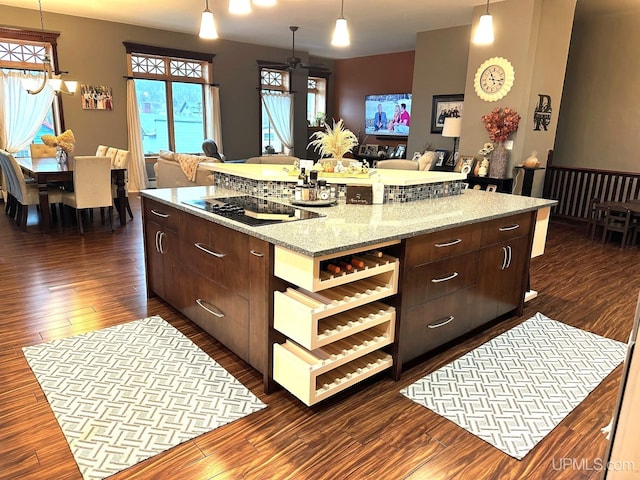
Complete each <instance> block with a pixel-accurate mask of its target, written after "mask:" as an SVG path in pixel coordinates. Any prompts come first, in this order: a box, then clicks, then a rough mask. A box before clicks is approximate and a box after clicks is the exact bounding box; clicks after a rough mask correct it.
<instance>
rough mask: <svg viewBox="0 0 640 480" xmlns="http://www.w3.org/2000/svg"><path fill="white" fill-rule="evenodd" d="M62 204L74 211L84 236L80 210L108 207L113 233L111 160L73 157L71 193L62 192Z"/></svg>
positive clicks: (106, 158) (107, 158)
mask: <svg viewBox="0 0 640 480" xmlns="http://www.w3.org/2000/svg"><path fill="white" fill-rule="evenodd" d="M62 203H64V204H65V205H68V206H69V207H72V208H75V209H76V218H77V221H78V229H79V231H80V234H81V235H84V228H83V225H82V210H85V209H89V208H99V207H108V212H109V226H110V227H111V231H112V232H113V197H112V195H111V158H109V157H90V156H80V157H75V164H74V167H73V192H64V193H63V195H62Z"/></svg>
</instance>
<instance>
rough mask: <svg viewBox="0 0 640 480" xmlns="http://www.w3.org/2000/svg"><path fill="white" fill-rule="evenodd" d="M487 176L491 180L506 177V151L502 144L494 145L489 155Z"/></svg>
mask: <svg viewBox="0 0 640 480" xmlns="http://www.w3.org/2000/svg"><path fill="white" fill-rule="evenodd" d="M489 176H490V177H492V178H506V176H507V149H506V148H505V146H504V143H502V142H500V143H498V144H496V146H495V148H494V149H493V152H492V153H491V161H490V162H489Z"/></svg>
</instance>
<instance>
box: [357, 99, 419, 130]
mask: <svg viewBox="0 0 640 480" xmlns="http://www.w3.org/2000/svg"><path fill="white" fill-rule="evenodd" d="M364 115H365V120H364V133H365V134H366V135H378V136H393V137H408V136H409V127H410V125H411V94H410V93H388V94H383V95H367V96H365V97H364Z"/></svg>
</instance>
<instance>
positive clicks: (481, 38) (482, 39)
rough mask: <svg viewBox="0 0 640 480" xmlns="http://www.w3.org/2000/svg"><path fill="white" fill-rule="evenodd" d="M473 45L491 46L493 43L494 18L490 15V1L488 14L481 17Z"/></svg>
mask: <svg viewBox="0 0 640 480" xmlns="http://www.w3.org/2000/svg"><path fill="white" fill-rule="evenodd" d="M473 43H475V44H476V45H491V44H492V43H493V18H492V17H491V15H490V14H489V0H487V13H485V14H484V15H482V16H481V17H480V21H479V22H478V28H476V33H475V35H474V37H473Z"/></svg>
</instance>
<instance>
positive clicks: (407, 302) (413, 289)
mask: <svg viewBox="0 0 640 480" xmlns="http://www.w3.org/2000/svg"><path fill="white" fill-rule="evenodd" d="M534 216H535V212H527V213H523V214H518V215H513V216H510V217H504V218H500V219H495V220H490V221H487V222H481V223H476V224H472V225H466V226H463V227H457V228H453V229H449V230H443V231H440V232H435V233H432V234H428V235H422V236H418V237H414V238H410V239H408V240H406V244H405V253H404V263H403V265H404V268H403V269H402V280H401V296H400V304H401V306H400V309H399V311H400V315H399V320H398V322H399V325H398V330H399V335H398V340H397V345H396V347H397V352H398V360H397V363H396V365H395V369H394V375H395V376H396V377H398V376H399V375H400V371H401V366H402V364H403V363H406V362H407V361H409V360H412V359H414V358H417V357H419V356H421V355H423V354H425V353H427V352H429V351H430V350H433V349H435V348H437V347H439V346H441V345H443V344H445V343H447V342H449V341H451V340H453V339H455V338H457V337H459V336H461V335H463V334H465V333H467V332H469V331H471V330H473V329H474V328H477V327H479V326H481V325H483V324H484V323H487V322H489V321H491V320H493V319H495V318H497V317H499V316H500V315H503V314H505V313H508V312H511V311H514V310H519V309H521V308H522V304H523V301H524V292H525V288H526V279H527V269H528V266H529V256H530V250H531V238H532V230H533V228H532V227H533V218H534Z"/></svg>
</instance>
